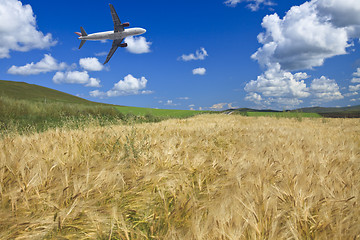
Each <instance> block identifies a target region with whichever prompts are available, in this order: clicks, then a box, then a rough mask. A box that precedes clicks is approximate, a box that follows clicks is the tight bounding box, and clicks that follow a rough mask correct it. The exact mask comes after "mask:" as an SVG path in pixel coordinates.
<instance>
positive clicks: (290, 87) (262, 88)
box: [245, 65, 310, 103]
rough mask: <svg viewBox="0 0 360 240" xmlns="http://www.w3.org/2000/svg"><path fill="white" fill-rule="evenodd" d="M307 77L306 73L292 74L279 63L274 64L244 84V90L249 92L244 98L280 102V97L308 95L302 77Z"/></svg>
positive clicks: (290, 97)
mask: <svg viewBox="0 0 360 240" xmlns="http://www.w3.org/2000/svg"><path fill="white" fill-rule="evenodd" d="M308 77H309V76H308V75H307V74H306V73H301V72H300V73H296V74H292V73H291V72H286V71H283V70H281V69H280V66H279V65H276V67H275V68H271V69H268V70H267V71H266V72H265V73H263V74H261V75H260V76H258V77H257V80H251V81H250V82H249V83H247V84H246V86H245V91H247V92H249V94H248V96H247V97H246V100H249V101H254V102H259V101H261V100H268V101H271V102H280V103H281V102H282V99H285V98H286V99H298V98H305V97H308V96H310V93H309V89H308V88H307V87H306V84H305V82H304V79H307V78H308ZM254 93H255V94H254ZM263 97H265V98H263ZM277 99H278V100H277ZM295 102H299V101H295Z"/></svg>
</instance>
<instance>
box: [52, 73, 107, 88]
mask: <svg viewBox="0 0 360 240" xmlns="http://www.w3.org/2000/svg"><path fill="white" fill-rule="evenodd" d="M52 80H53V82H54V83H57V84H61V83H70V84H82V85H84V86H86V87H101V86H100V80H99V79H97V78H91V77H90V76H89V74H88V72H87V71H83V72H79V71H68V72H65V73H64V72H57V73H56V74H55V75H54V77H53V79H52Z"/></svg>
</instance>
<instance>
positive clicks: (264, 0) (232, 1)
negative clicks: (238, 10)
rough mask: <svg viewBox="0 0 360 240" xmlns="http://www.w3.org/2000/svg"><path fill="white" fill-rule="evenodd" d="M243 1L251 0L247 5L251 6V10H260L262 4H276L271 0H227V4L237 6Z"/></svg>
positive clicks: (248, 0)
mask: <svg viewBox="0 0 360 240" xmlns="http://www.w3.org/2000/svg"><path fill="white" fill-rule="evenodd" d="M241 2H249V4H248V5H247V7H248V8H250V9H251V11H257V10H259V8H260V5H261V4H263V5H265V6H272V5H275V3H274V2H272V1H270V0H227V1H225V4H226V5H227V6H229V7H235V6H236V5H237V4H238V3H241Z"/></svg>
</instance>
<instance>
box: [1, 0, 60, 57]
mask: <svg viewBox="0 0 360 240" xmlns="http://www.w3.org/2000/svg"><path fill="white" fill-rule="evenodd" d="M0 33H1V34H0V58H9V57H10V54H9V53H10V51H11V50H12V51H21V52H27V51H30V50H32V49H44V48H49V47H51V46H54V45H55V44H56V43H57V42H56V41H55V40H53V38H52V35H51V34H50V33H48V34H46V35H44V34H43V33H42V32H41V31H38V29H37V25H36V17H35V15H34V13H33V10H32V8H31V6H30V5H28V4H27V5H23V4H22V3H21V1H18V0H2V1H0Z"/></svg>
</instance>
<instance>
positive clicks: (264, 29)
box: [0, 0, 360, 110]
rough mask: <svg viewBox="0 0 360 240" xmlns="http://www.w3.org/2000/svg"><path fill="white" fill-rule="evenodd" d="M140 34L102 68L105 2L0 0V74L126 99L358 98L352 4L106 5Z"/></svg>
mask: <svg viewBox="0 0 360 240" xmlns="http://www.w3.org/2000/svg"><path fill="white" fill-rule="evenodd" d="M111 3H112V4H113V5H114V7H115V9H116V11H117V13H118V16H119V18H120V20H121V21H122V22H130V27H142V28H145V29H146V30H147V32H146V33H145V34H143V35H141V36H138V37H135V38H129V39H126V40H125V41H126V42H127V43H128V45H129V47H128V48H126V49H125V48H119V49H118V50H117V52H116V53H115V54H114V56H113V57H112V59H111V60H110V62H109V63H108V64H106V65H105V66H102V64H101V63H103V62H104V61H105V58H106V54H107V52H108V51H109V50H110V48H111V41H110V40H108V41H105V42H100V41H87V42H86V43H85V45H84V46H83V47H82V49H81V50H79V49H78V46H79V44H80V40H78V39H77V36H76V35H75V34H74V32H75V31H79V30H80V26H82V27H84V29H85V30H86V31H87V33H94V32H100V31H108V30H112V29H113V22H112V19H111V15H110V8H109V5H108V2H103V1H81V0H80V1H69V0H63V1H61V2H60V3H57V4H55V3H53V2H51V1H50V2H44V1H38V0H32V1H25V0H23V1H19V0H2V1H1V2H0V62H1V65H0V66H1V68H0V74H1V76H0V78H1V79H2V80H12V81H23V82H27V83H32V84H38V85H41V86H45V87H49V88H53V89H56V90H60V91H63V92H66V93H70V94H73V95H77V96H80V97H83V98H85V99H89V100H92V101H99V102H106V103H112V104H118V105H126V106H138V107H151V108H171V109H195V110H198V109H213V110H221V109H227V108H230V107H253V108H272V109H285V108H299V107H309V106H349V105H358V104H359V103H360V95H359V92H360V55H359V50H360V44H359V39H360V2H359V1H358V0H312V1H308V2H306V1H300V0H292V1H284V0H227V1H226V0H213V1H205V0H192V1H190V0H184V1H173V2H171V3H169V1H143V0H139V1H113V2H111Z"/></svg>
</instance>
